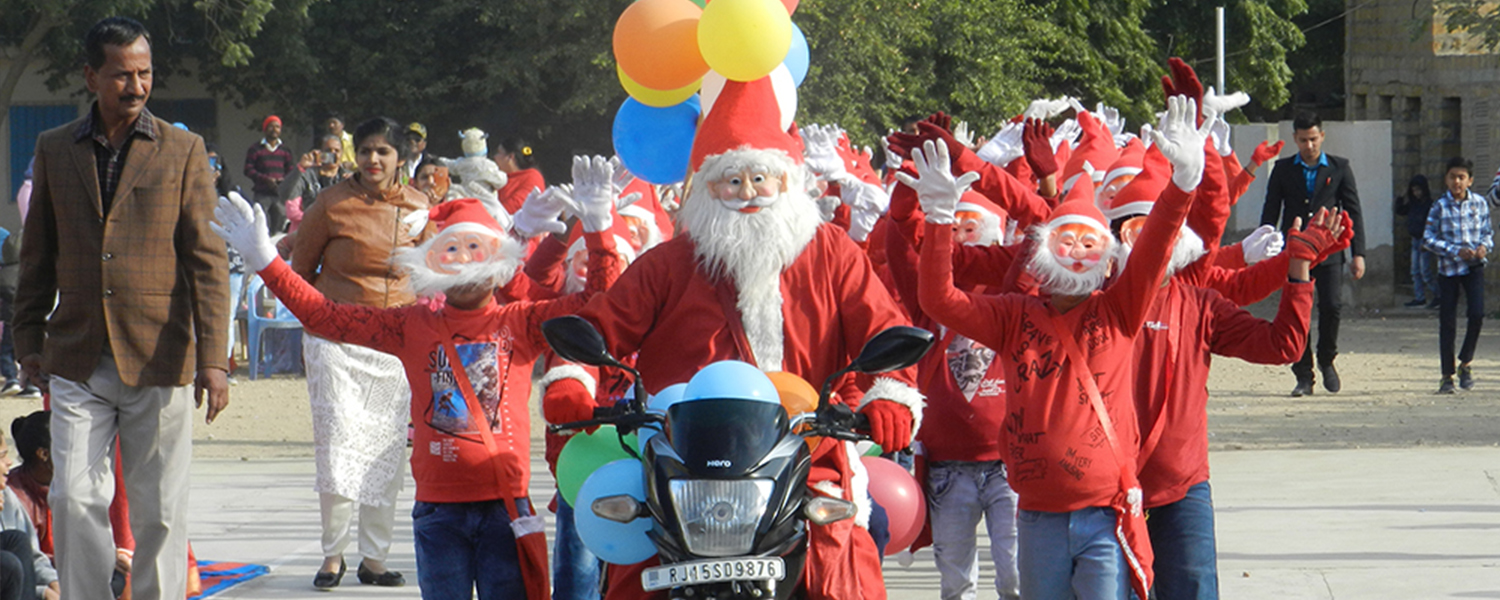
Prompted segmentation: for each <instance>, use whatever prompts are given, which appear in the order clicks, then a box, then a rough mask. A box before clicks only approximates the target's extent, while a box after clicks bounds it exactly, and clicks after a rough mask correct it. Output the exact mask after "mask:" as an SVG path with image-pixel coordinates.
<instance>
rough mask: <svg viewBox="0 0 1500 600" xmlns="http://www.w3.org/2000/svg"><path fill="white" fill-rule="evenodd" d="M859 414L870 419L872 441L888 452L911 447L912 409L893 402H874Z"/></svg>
mask: <svg viewBox="0 0 1500 600" xmlns="http://www.w3.org/2000/svg"><path fill="white" fill-rule="evenodd" d="M859 412H861V413H864V415H865V416H866V417H868V418H869V419H870V439H871V440H874V442H875V443H877V444H880V447H881V448H884V449H885V451H886V452H895V451H897V450H900V449H902V448H905V447H907V446H909V445H911V420H912V419H911V409H910V408H907V407H906V405H904V404H898V403H896V402H895V401H892V400H874V401H871V402H870V403H869V404H866V405H865V407H864V409H862V410H860V411H859Z"/></svg>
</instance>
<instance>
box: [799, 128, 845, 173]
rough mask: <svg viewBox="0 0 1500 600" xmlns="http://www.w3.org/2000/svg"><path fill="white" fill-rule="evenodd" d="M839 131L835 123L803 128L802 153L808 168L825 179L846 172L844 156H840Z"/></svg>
mask: <svg viewBox="0 0 1500 600" xmlns="http://www.w3.org/2000/svg"><path fill="white" fill-rule="evenodd" d="M841 133H842V132H841V131H839V128H838V127H835V126H833V125H817V124H813V125H808V126H807V127H803V128H802V143H803V149H802V154H803V156H804V157H805V159H806V164H807V168H808V169H809V170H811V171H812V172H813V174H815V175H817V176H818V177H821V178H823V179H831V178H833V177H836V176H838V175H839V174H840V173H843V172H844V158H843V157H842V156H839V148H838V145H839V134H841Z"/></svg>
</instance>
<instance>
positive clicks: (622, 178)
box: [609, 154, 639, 208]
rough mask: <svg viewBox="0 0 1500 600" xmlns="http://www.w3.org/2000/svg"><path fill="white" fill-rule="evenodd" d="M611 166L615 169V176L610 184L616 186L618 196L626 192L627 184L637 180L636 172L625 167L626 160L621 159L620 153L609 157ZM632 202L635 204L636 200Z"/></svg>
mask: <svg viewBox="0 0 1500 600" xmlns="http://www.w3.org/2000/svg"><path fill="white" fill-rule="evenodd" d="M609 166H611V167H614V169H615V174H614V177H613V178H612V179H611V180H610V185H611V186H614V188H615V195H616V196H618V195H620V194H623V193H625V186H628V185H630V182H632V181H635V174H634V173H631V172H630V169H627V168H625V161H623V160H620V155H618V154H616V155H614V156H611V157H609ZM637 199H639V198H637ZM631 204H634V202H631ZM625 206H630V204H626V205H625ZM622 208H623V207H622Z"/></svg>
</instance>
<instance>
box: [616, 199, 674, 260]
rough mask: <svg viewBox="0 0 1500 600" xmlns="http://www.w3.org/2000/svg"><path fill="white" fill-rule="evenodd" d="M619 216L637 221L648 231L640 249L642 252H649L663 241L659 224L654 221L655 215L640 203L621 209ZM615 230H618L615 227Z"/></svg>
mask: <svg viewBox="0 0 1500 600" xmlns="http://www.w3.org/2000/svg"><path fill="white" fill-rule="evenodd" d="M620 216H622V217H632V218H635V219H639V220H640V221H641V223H642V224H644V225H645V227H646V228H647V229H648V230H649V231H648V232H647V236H646V243H645V245H644V246H643V247H642V248H641V250H642V251H645V250H649V249H651V248H652V247H654V246H656V245H657V244H660V243H661V242H662V241H663V240H662V233H661V223H660V222H658V221H657V220H656V213H655V212H652V210H651V209H649V208H646V207H644V206H641V203H640V202H637V203H635V204H632V205H630V206H626V207H624V208H621V209H620ZM622 220H623V219H622ZM616 229H619V228H618V227H617V228H616Z"/></svg>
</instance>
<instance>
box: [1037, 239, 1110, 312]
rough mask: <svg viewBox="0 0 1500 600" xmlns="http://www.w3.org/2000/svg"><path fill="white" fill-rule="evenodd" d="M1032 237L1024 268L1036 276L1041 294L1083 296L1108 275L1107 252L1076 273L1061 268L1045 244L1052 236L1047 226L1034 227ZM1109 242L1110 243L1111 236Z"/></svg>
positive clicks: (1091, 291)
mask: <svg viewBox="0 0 1500 600" xmlns="http://www.w3.org/2000/svg"><path fill="white" fill-rule="evenodd" d="M1032 236H1033V239H1034V240H1036V246H1035V248H1034V249H1033V251H1032V253H1031V258H1030V259H1028V260H1027V261H1026V270H1027V271H1029V272H1031V275H1032V277H1035V278H1036V283H1037V289H1038V290H1040V291H1041V292H1042V293H1044V294H1048V295H1051V296H1087V295H1089V294H1092V293H1094V291H1095V290H1098V289H1099V288H1102V287H1104V280H1105V279H1106V278H1107V277H1108V276H1109V260H1108V253H1106V254H1105V256H1106V258H1105V259H1104V260H1100V261H1099V263H1098V264H1095V265H1094V266H1093V267H1090V268H1089V270H1087V271H1084V272H1082V273H1078V272H1075V271H1073V270H1072V269H1069V268H1067V267H1064V266H1063V264H1062V261H1059V260H1058V259H1057V255H1055V254H1053V252H1052V249H1051V248H1050V247H1048V245H1047V241H1048V238H1050V237H1052V228H1051V227H1048V226H1045V225H1042V226H1037V227H1036V228H1035V229H1033V233H1032ZM1110 243H1111V244H1113V243H1114V241H1113V239H1112V238H1111V240H1110Z"/></svg>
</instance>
